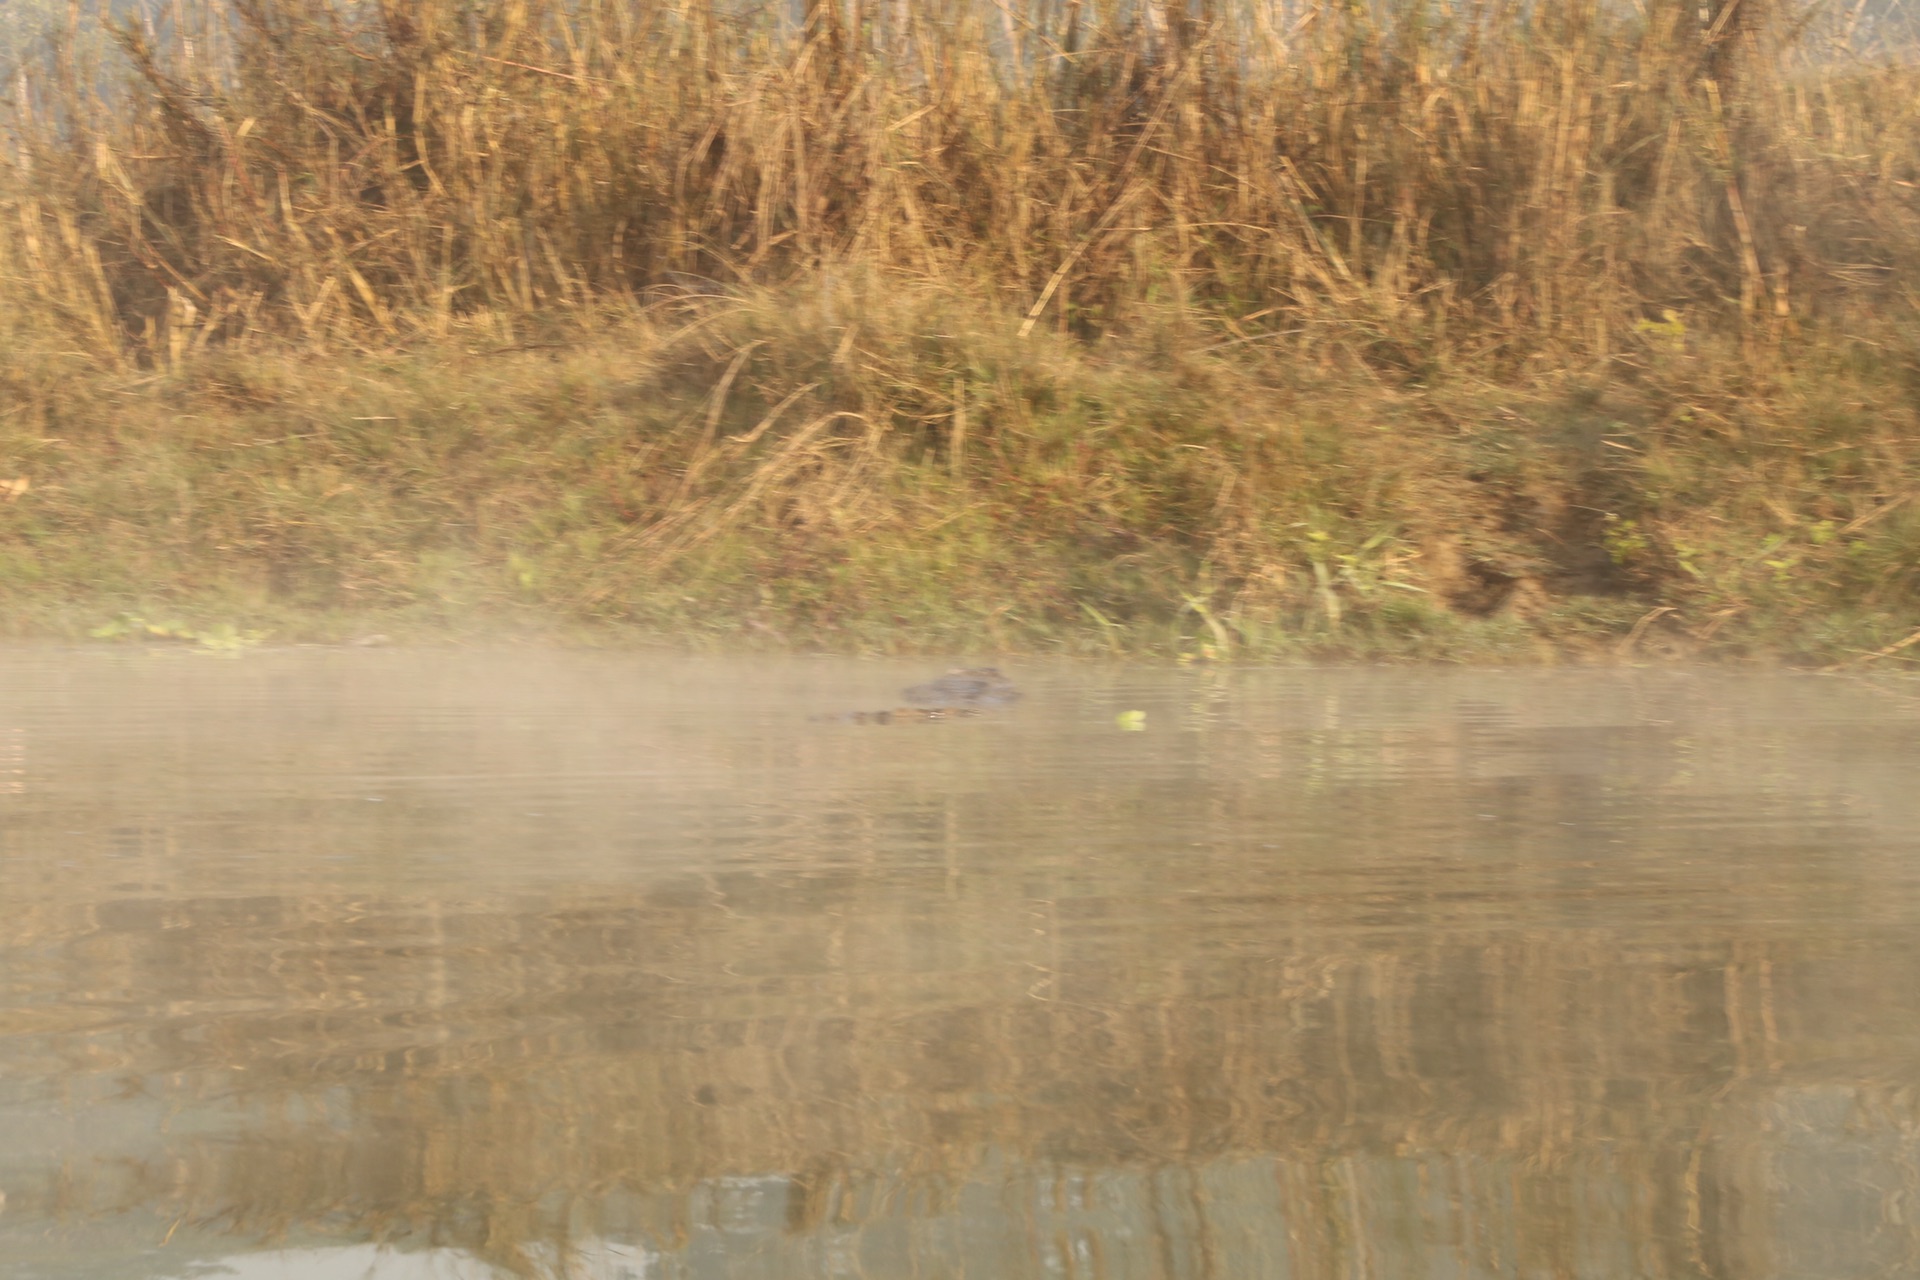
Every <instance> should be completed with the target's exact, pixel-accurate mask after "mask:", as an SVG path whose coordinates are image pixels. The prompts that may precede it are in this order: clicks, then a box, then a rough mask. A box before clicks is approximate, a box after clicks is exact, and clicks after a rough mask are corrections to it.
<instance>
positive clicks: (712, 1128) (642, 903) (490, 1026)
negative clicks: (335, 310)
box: [0, 650, 1920, 1280]
mask: <svg viewBox="0 0 1920 1280" xmlns="http://www.w3.org/2000/svg"><path fill="white" fill-rule="evenodd" d="M941 665H942V664H939V663H931V664H929V663H900V662H884V663H883V662H855V661H847V660H826V659H821V660H805V659H782V660H777V661H746V660H740V661H695V660H689V659H680V658H663V657H656V656H645V655H610V654H562V653H527V652H521V653H505V654H493V655H475V654H464V653H419V652H401V651H352V652H333V651H323V650H304V651H303V650H289V651H281V652H255V653H249V654H243V655H240V656H238V657H232V658H223V657H219V656H214V655H206V654H197V653H189V652H161V653H149V652H144V651H139V650H124V651H98V650H95V651H55V650H16V651H13V652H11V653H0V1193H4V1196H5V1199H4V1202H3V1203H0V1277H5V1278H6V1280H56V1278H57V1280H75V1278H79V1277H88V1278H101V1280H104V1278H106V1277H113V1278H115V1280H121V1278H127V1280H157V1278H159V1277H189V1276H195V1277H198V1276H226V1275H231V1276H240V1277H248V1278H255V1280H266V1278H276V1280H277V1278H287V1280H293V1278H298V1280H363V1278H368V1277H371V1278H373V1280H394V1278H396V1277H407V1278H410V1280H411V1278H415V1277H418V1278H421V1280H424V1278H426V1277H460V1278H462V1280H465V1278H468V1277H502V1276H510V1275H566V1276H569V1277H582V1278H589V1277H590V1278H593V1280H637V1278H638V1277H688V1278H693V1277H699V1278H703V1280H704V1278H710V1277H711V1278H718V1277H728V1278H732V1277H744V1278H747V1280H758V1278H762V1277H765V1278H768V1280H771V1278H774V1277H794V1278H799V1277H842V1276H845V1277H852V1276H864V1277H876V1278H882V1277H885V1278H890V1277H909V1276H911V1277H983V1278H993V1280H1000V1278H1004V1280H1022V1278H1024V1277H1116V1278H1121V1277H1127V1278H1131V1277H1139V1278H1143V1280H1144V1278H1148V1277H1168V1278H1173V1277H1179V1278H1184V1277H1276V1278H1294V1277H1298V1278H1318V1277H1342V1278H1347V1277H1381V1278H1383V1280H1397V1278H1399V1277H1422V1278H1425V1277H1435V1278H1442V1277H1445V1278H1454V1277H1457V1278H1459V1280H1478V1278H1480V1277H1545V1276H1551V1277H1582V1278H1585V1277H1593V1278H1596V1280H1599V1278H1606V1280H1620V1278H1625V1277H1657V1278H1665V1277H1693V1276H1712V1277H1772V1276H1778V1277H1814V1278H1818V1280H1827V1278H1832V1280H1846V1278H1852V1277H1869V1276H1873V1277H1880V1276H1914V1275H1920V1226H1917V1225H1916V1218H1920V1093H1917V1092H1916V1089H1917V1088H1920V1070H1917V1068H1920V928H1916V925H1920V770H1917V769H1916V765H1920V710H1917V709H1916V702H1915V700H1914V698H1913V697H1912V696H1910V695H1909V693H1908V692H1907V691H1906V687H1905V686H1903V685H1902V684H1900V683H1899V682H1897V681H1888V682H1883V683H1879V684H1873V683H1868V682H1864V681H1860V680H1853V679H1839V678H1833V677H1819V676H1811V675H1756V674H1741V673H1730V672H1685V671H1646V672H1638V671H1604V672H1567V671H1562V672H1556V671H1511V672H1454V671H1416V670H1372V669H1341V670H1280V671H1249V670H1220V671H1180V670H1166V669H1143V668H1100V667H1076V666H1067V665H1049V664H1044V663H1025V664H1021V663H1009V664H1007V668H1008V670H1009V673H1010V674H1012V675H1013V676H1014V677H1015V678H1016V679H1018V680H1019V681H1020V683H1021V684H1022V686H1023V687H1025V689H1026V690H1027V697H1026V698H1025V699H1024V700H1023V701H1021V702H1020V703H1019V704H1018V705H1017V706H1015V707H1013V708H1011V709H1009V710H1007V711H1005V712H1001V713H995V714H991V715H986V716H982V717H980V718H977V719H966V720H957V721H953V722H950V723H938V724H894V725H886V726H879V725H857V724H833V723H816V722H812V721H810V720H809V719H808V717H809V716H810V715H813V714H817V713H822V712H832V711H836V710H852V709H869V708H879V707H885V706H888V705H891V704H892V703H893V702H894V701H896V699H897V691H898V690H899V688H900V687H901V686H902V685H905V684H908V683H910V682H912V681H914V680H918V679H924V678H925V677H926V676H927V675H929V674H932V673H937V672H938V670H939V669H940V667H941ZM1135 710H1137V711H1142V712H1144V713H1145V719H1144V728H1143V729H1142V730H1141V731H1139V732H1128V731H1125V730H1124V729H1123V728H1122V727H1121V725H1120V724H1119V723H1117V722H1116V719H1115V717H1116V715H1117V714H1119V713H1121V712H1125V711H1135Z"/></svg>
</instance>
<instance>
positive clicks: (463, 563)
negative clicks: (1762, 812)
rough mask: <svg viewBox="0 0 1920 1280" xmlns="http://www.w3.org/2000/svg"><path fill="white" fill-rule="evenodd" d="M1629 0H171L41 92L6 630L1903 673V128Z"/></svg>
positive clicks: (14, 282) (1909, 229) (9, 298)
mask: <svg viewBox="0 0 1920 1280" xmlns="http://www.w3.org/2000/svg"><path fill="white" fill-rule="evenodd" d="M1642 8H1643V9H1644V12H1643V13H1642V12H1637V11H1633V10H1625V9H1619V10H1617V11H1616V9H1614V8H1607V9H1604V10H1603V8H1602V7H1600V6H1597V5H1591V4H1584V3H1576V4H1571V5H1555V6H1538V7H1536V8H1535V11H1533V12H1532V13H1529V11H1528V8H1527V7H1526V6H1522V5H1518V4H1514V3H1509V2H1507V0H1465V2H1463V3H1460V4H1455V5H1437V4H1423V3H1417V2H1416V0H1406V2H1405V3H1392V4H1377V5H1364V4H1333V3H1317V2H1315V3H1301V4H1290V5H1289V4H1283V5H1279V6H1271V5H1269V6H1252V7H1242V8H1235V9H1231V10H1229V9H1226V8H1219V7H1215V6H1210V5H1209V6H1201V7H1199V8H1197V9H1194V10H1192V11H1191V12H1190V13H1188V15H1187V16H1181V15H1180V14H1178V13H1175V12H1174V11H1173V10H1170V9H1161V8H1151V7H1150V8H1148V9H1142V10H1139V11H1137V12H1134V11H1129V10H1124V9H1122V8H1118V7H1116V6H1114V5H1112V4H1102V3H1096V4H1091V5H1088V4H1070V5H1064V6H1044V5H1042V6H1035V7H1032V8H1029V9H1025V10H1015V9H1000V8H992V7H988V8H979V7H974V6H969V5H965V4H961V3H958V2H957V0H954V2H948V0H913V2H910V3H903V4H900V5H895V6H867V5H864V4H854V5H852V6H851V7H840V6H832V5H826V4H816V5H814V6H813V7H812V8H811V9H810V10H809V12H808V16H807V19H806V22H805V23H804V25H803V26H801V27H799V28H798V29H785V28H783V27H782V26H781V24H780V22H779V21H777V20H776V18H775V17H773V16H769V15H768V14H767V13H765V12H754V13H750V14H748V15H747V16H739V15H733V16H729V14H728V13H727V12H725V11H723V10H722V9H721V8H720V7H718V6H714V7H707V8H700V7H697V6H693V5H677V6H666V5H659V4H653V3H644V2H641V0H577V2H575V3H566V4H562V3H558V2H556V0H514V2H513V3H508V4H504V5H501V6H497V7H493V8H489V9H486V10H485V11H481V10H477V9H473V8H471V7H470V6H466V5H462V4H457V3H453V2H452V0H422V2H420V3H413V4H407V5H399V4H365V5H343V4H329V3H325V2H324V0H182V3H181V4H179V5H176V6H173V7H172V8H171V10H170V13H171V16H170V17H169V18H168V20H167V22H166V23H164V24H162V25H159V26H148V25H143V24H141V23H137V22H136V23H129V24H126V25H123V26H120V27H118V28H116V29H115V31H114V33H113V35H114V40H115V42H116V43H115V46H114V49H115V52H113V53H111V54H110V55H109V54H89V53H88V52H87V50H88V49H90V48H93V47H94V46H92V45H89V44H88V42H86V41H84V40H75V41H72V42H69V43H68V44H67V45H66V46H65V47H64V49H63V50H60V51H56V52H54V53H53V54H51V55H49V57H48V58H47V59H46V60H45V61H44V62H42V63H39V64H36V65H34V66H32V67H30V68H29V69H28V70H27V71H26V72H25V73H23V74H22V75H21V77H19V78H18V80H17V81H16V82H15V84H14V85H13V90H14V92H13V94H12V98H11V101H12V104H13V105H12V108H11V110H12V116H11V132H10V135H9V137H10V144H9V146H8V148H7V150H6V153H5V157H4V163H3V164H0V330H4V335H5V337H6V338H8V339H10V340H11V341H12V343H13V348H14V352H15V356H14V359H13V361H12V365H11V368H10V369H9V370H8V371H7V373H6V377H7V379H8V382H7V385H6V388H5V394H6V395H7V396H8V397H9V399H8V401H7V405H8V408H7V416H6V420H5V421H6V424H7V425H6V428H5V430H6V433H7V440H8V445H7V448H8V456H7V458H6V459H4V468H0V469H5V470H7V471H9V472H10V473H17V476H18V478H19V479H21V480H25V481H27V482H28V483H29V484H30V485H31V488H30V489H29V490H27V491H24V492H23V493H15V494H13V496H12V497H11V498H6V495H5V494H4V493H0V498H5V501H4V502H0V514H3V516H4V518H0V525H4V524H6V523H7V522H9V521H10V522H12V526H13V528H14V529H15V532H16V533H17V534H18V541H17V542H16V543H15V545H14V546H13V547H12V549H11V550H9V551H8V552H7V558H8V564H9V565H10V566H11V567H10V568H8V567H6V566H0V568H6V572H4V573H0V590H5V591H7V592H8V593H9V594H10V595H11V596H12V598H13V601H14V604H15V607H16V617H17V618H25V617H34V618H39V619H40V621H38V622H32V623H17V625H22V626H35V627H38V626H44V625H64V624H57V623H50V622H48V621H47V619H49V618H54V617H59V616H65V615H64V614H62V613H61V610H62V609H65V608H67V607H68V606H69V605H71V607H72V608H75V609H78V610H80V611H81V613H87V612H88V611H91V613H92V614H98V613H99V612H100V610H101V609H102V608H104V607H105V606H106V604H108V603H118V604H124V605H127V606H128V607H132V606H134V605H138V606H140V607H154V606H155V602H156V601H159V602H165V601H198V602H199V604H198V606H197V607H200V608H202V609H203V610H207V609H212V610H216V611H217V610H223V609H224V610H228V611H230V612H232V613H234V614H236V615H238V614H246V615H248V616H249V617H254V616H263V615H266V616H272V617H274V618H278V619H279V620H280V621H281V622H282V624H283V625H292V624H289V623H286V621H285V619H284V618H280V614H279V613H276V611H283V612H284V611H289V610H291V611H300V610H304V611H307V613H308V615H309V616H316V611H317V613H318V614H325V613H327V612H328V611H342V610H344V611H346V612H347V613H349V614H354V615H358V614H363V613H367V612H372V613H379V612H381V611H382V610H385V609H390V608H391V609H399V610H401V611H402V612H403V613H404V612H407V611H412V613H413V614H417V615H419V616H422V617H430V618H434V619H439V620H440V621H441V622H444V621H445V620H446V619H447V618H450V617H452V616H455V615H457V614H459V613H461V611H462V610H476V609H477V610H480V611H481V612H482V613H485V614H486V615H487V616H489V617H497V616H499V615H500V614H501V613H502V612H505V613H513V612H514V611H515V610H520V611H523V612H530V613H534V614H538V615H540V616H543V617H547V618H552V617H554V616H555V615H558V616H560V617H563V618H565V619H568V620H570V621H578V622H585V623H602V622H628V623H634V622H637V623H641V624H644V625H646V626H647V627H649V628H652V629H658V630H665V631H672V632H677V633H684V632H686V631H688V630H690V629H691V630H696V631H700V632H703V633H716V634H725V635H742V634H744V635H758V636H766V637H769V638H772V637H778V638H780V639H781V640H782V641H784V642H794V643H804V642H818V643H827V644H835V645H857V646H868V647H871V646H887V645H893V644H913V645H935V644H937V645H958V644H991V645H1036V644H1037V645H1047V644H1071V645H1092V646H1096V647H1099V646H1109V647H1116V648H1134V647H1139V646H1141V645H1148V646H1160V645H1175V646H1181V647H1188V648H1191V647H1193V646H1195V645H1200V644H1207V645H1211V646H1213V647H1214V648H1216V649H1218V648H1222V647H1226V648H1232V647H1242V646H1244V647H1252V648H1256V649H1259V648H1272V647H1276V646H1279V647H1285V646H1288V645H1294V646H1297V645H1299V644H1302V643H1305V642H1306V640H1311V642H1312V644H1313V645H1314V646H1318V647H1322V648H1329V649H1339V650H1345V651H1352V650H1354V649H1356V648H1358V649H1368V648H1370V647H1378V646H1380V645H1387V646H1388V647H1393V646H1395V645H1401V646H1403V647H1404V646H1405V645H1411V647H1412V649H1413V650H1414V651H1419V652H1427V651H1445V650H1447V648H1448V646H1449V645H1454V646H1456V647H1457V646H1458V645H1460V644H1463V643H1465V642H1464V641H1460V640H1459V639H1458V636H1459V635H1460V634H1462V632H1461V627H1462V626H1467V624H1466V623H1463V622H1462V620H1463V619H1466V620H1471V619H1476V618H1483V619H1491V621H1489V622H1487V623H1485V624H1484V625H1482V624H1480V623H1473V624H1471V626H1467V629H1468V630H1470V631H1472V632H1473V634H1474V635H1475V636H1478V637H1479V639H1476V640H1475V641H1473V643H1474V644H1475V645H1482V646H1484V645H1485V644H1488V643H1492V644H1494V645H1495V646H1496V647H1506V646H1510V645H1514V644H1519V645H1522V646H1523V647H1524V644H1525V641H1524V639H1523V637H1524V635H1525V634H1526V632H1527V631H1528V630H1529V629H1531V630H1532V631H1533V632H1535V633H1538V634H1545V635H1548V636H1551V637H1553V638H1556V639H1564V638H1565V637H1566V636H1568V635H1591V636H1593V637H1598V638H1602V639H1596V640H1595V642H1596V643H1601V642H1604V643H1605V644H1609V645H1611V644H1615V643H1618V642H1622V641H1625V642H1628V643H1630V644H1631V645H1633V646H1635V647H1640V648H1644V647H1646V645H1648V644H1649V643H1652V642H1653V641H1655V640H1657V639H1658V638H1659V637H1661V636H1664V635H1673V636H1682V635H1684V636H1691V637H1692V638H1693V642H1708V643H1712V644H1716V645H1719V644H1727V643H1738V644H1742V645H1746V644H1757V643H1759V642H1758V641H1757V640H1755V639H1754V637H1755V636H1758V635H1761V634H1770V635H1772V636H1773V637H1774V639H1773V642H1772V647H1774V648H1775V649H1781V648H1784V649H1786V650H1788V651H1791V652H1804V653H1808V654H1817V655H1822V656H1834V655H1836V654H1844V653H1846V652H1848V651H1849V650H1850V649H1857V648H1859V647H1860V646H1862V645H1866V646H1870V647H1879V646H1884V645H1886V644H1889V643H1893V642H1897V641H1898V640H1899V639H1900V638H1901V637H1902V636H1903V635H1905V634H1906V632H1907V631H1909V630H1911V629H1912V626H1913V625H1914V624H1916V623H1920V617H1916V616H1915V607H1914V598H1915V590H1914V584H1913V583H1911V582H1910V581H1909V578H1910V569H1909V568H1908V567H1905V565H1906V564H1907V562H1903V561H1902V560H1901V557H1902V556H1903V555H1904V554H1905V551H1904V550H1903V548H1905V547H1906V545H1907V541H1908V540H1910V539H1909V534H1908V532H1907V530H1908V526H1907V524H1906V523H1904V521H1905V519H1906V517H1905V516H1904V515H1903V514H1902V513H1903V512H1904V511H1905V510H1906V508H1905V507H1904V506H1903V505H1902V504H1903V503H1904V500H1905V495H1906V494H1908V493H1909V492H1910V491H1911V488H1912V481H1911V477H1912V475H1913V469H1912V460H1911V459H1912V450H1911V447H1910V446H1909V445H1908V444H1907V443H1906V441H1907V439H1908V438H1909V435H1910V430H1909V428H1910V422H1911V417H1912V409H1911V398H1912V397H1911V394H1910V391H1909V390H1908V384H1909V382H1910V380H1911V374H1910V372H1909V371H1910V370H1911V369H1912V368H1914V367H1915V364H1916V362H1915V358H1914V346H1915V344H1914V341H1913V337H1912V334H1913V326H1912V322H1911V309H1912V301H1913V299H1912V295H1911V289H1910V286H1909V285H1908V283H1907V282H1908V280H1909V279H1910V278H1911V276H1910V272H1911V268H1912V267H1913V265H1914V264H1915V263H1916V262H1920V255H1916V253H1915V252H1914V249H1915V246H1916V245H1920V220H1916V212H1915V208H1914V203H1915V201H1914V193H1915V191H1916V186H1915V184H1916V182H1920V164H1917V163H1916V161H1917V160H1920V146H1916V139H1917V138H1920V134H1917V133H1916V127H1917V126H1920V92H1917V91H1920V76H1917V75H1916V74H1915V73H1914V72H1912V71H1909V70H1907V69H1906V68H1905V67H1903V66H1901V65H1899V64H1896V63H1887V64H1884V65H1866V64H1862V63H1860V62H1858V61H1844V60H1835V59H1831V58H1827V59H1824V60H1823V59H1822V58H1821V57H1819V56H1816V55H1820V54H1821V53H1822V50H1823V49H1824V48H1825V47H1826V46H1824V45H1822V43H1821V41H1822V40H1824V39H1825V38H1826V36H1825V34H1824V33H1823V32H1821V31H1819V30H1814V29H1811V28H1806V27H1795V26H1794V25H1793V22H1794V21H1795V19H1794V18H1793V15H1791V14H1789V13H1788V12H1787V11H1785V10H1784V9H1780V8H1776V7H1775V6H1773V5H1771V4H1768V3H1762V2H1761V0H1745V2H1744V3H1740V4H1728V5H1725V6H1723V7H1721V8H1719V9H1716V10H1714V11H1713V12H1712V13H1710V14H1709V21H1708V23H1707V24H1706V25H1705V26H1703V25H1702V24H1701V22H1700V20H1699V18H1698V16H1697V14H1698V7H1697V5H1695V4H1694V3H1693V0H1647V2H1646V3H1645V4H1644V5H1643V6H1642ZM1129 12H1133V16H1132V17H1129V16H1128V14H1129ZM96 56H97V57H98V58H100V59H102V60H101V61H99V62H97V63H96V62H95V61H93V60H92V59H94V58H95V57H96ZM79 380H85V381H86V383H87V385H82V383H81V381H79ZM349 408H353V409H357V410H358V412H353V413H348V412H346V410H347V409H349ZM354 424H361V425H354ZM381 424H391V425H381ZM260 442H270V443H260ZM316 442H317V443H316ZM0 482H4V483H12V481H10V480H8V477H6V476H0ZM328 495H331V496H328ZM346 495H352V496H346ZM1890 504H1891V505H1890ZM1876 512H1878V513H1880V514H1874V513H1876ZM105 530H117V531H118V533H117V535H116V536H117V539H118V540H117V541H116V542H115V543H114V545H112V546H111V547H105V546H102V545H99V543H100V540H101V538H102V537H103V531H105ZM89 539H92V540H93V542H92V543H91V544H90V543H89V542H88V540H89ZM1862 546H1864V547H1865V549H1864V550H1863V549H1860V548H1861V547H1862ZM1848 548H1854V549H1853V550H1848ZM1848 557H1851V558H1848ZM1782 565H1785V567H1784V568H1783V567H1781V566H1782ZM1835 583H1838V584H1840V585H1838V586H1836V585H1834V584H1835ZM82 600H84V601H86V603H84V604H75V603H73V602H76V601H82ZM63 601H64V602H66V603H61V602H63ZM35 602H38V603H37V604H36V603H35ZM683 606H684V607H683ZM1656 610H1667V611H1668V612H1665V613H1655V611H1656ZM410 616H411V615H410ZM1650 617H1651V619H1652V620H1651V621H1649V618H1650ZM312 625H315V626H317V625H319V624H312ZM328 625H332V624H328ZM341 625H346V624H344V623H343V624H341ZM1636 627H1637V628H1638V629H1637V630H1636V629H1635V628H1636ZM1489 628H1491V630H1489ZM323 629H324V628H323ZM1435 636H1453V637H1455V638H1454V639H1451V640H1447V639H1439V640H1436V639H1433V637H1435ZM1488 636H1492V637H1493V639H1492V640H1488V638H1487V637H1488ZM1407 637H1422V638H1421V639H1418V640H1417V641H1409V640H1407ZM1742 637H1745V638H1744V639H1743V638H1742ZM1783 637H1784V638H1783ZM1303 638H1305V639H1303ZM1763 647H1764V646H1763ZM1901 652H1906V651H1901Z"/></svg>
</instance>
